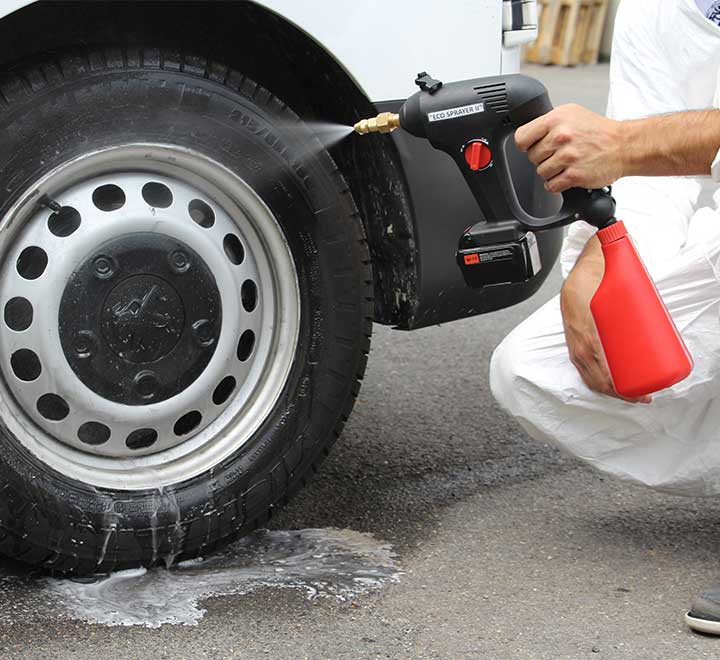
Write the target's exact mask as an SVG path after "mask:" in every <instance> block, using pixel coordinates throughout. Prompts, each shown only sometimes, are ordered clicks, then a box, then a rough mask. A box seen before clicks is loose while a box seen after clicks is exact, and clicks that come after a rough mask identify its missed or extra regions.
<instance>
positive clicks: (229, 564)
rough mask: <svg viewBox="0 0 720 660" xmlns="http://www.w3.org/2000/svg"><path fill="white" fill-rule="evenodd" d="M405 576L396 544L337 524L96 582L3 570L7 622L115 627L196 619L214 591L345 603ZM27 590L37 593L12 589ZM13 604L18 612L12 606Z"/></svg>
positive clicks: (264, 534)
mask: <svg viewBox="0 0 720 660" xmlns="http://www.w3.org/2000/svg"><path fill="white" fill-rule="evenodd" d="M402 574H403V572H402V570H401V569H400V568H399V567H398V565H397V563H396V562H395V555H394V553H393V552H392V549H391V547H390V546H389V545H387V544H384V543H382V542H380V541H378V540H376V539H375V538H374V537H373V536H371V535H369V534H362V533H360V532H354V531H351V530H338V529H304V530H298V531H272V532H271V531H260V532H256V533H255V534H252V535H250V536H248V537H245V538H244V539H241V540H240V541H238V542H236V543H234V544H233V545H231V546H229V547H227V548H226V549H224V550H223V551H222V552H219V553H217V554H215V555H212V556H210V557H207V558H205V559H201V560H193V561H188V562H183V563H181V564H177V565H176V566H173V567H172V568H171V569H169V570H167V569H160V568H158V569H154V570H151V571H147V570H145V569H137V570H130V571H121V572H118V573H113V574H111V575H109V576H106V577H101V578H98V579H97V580H94V581H91V582H89V583H87V582H81V581H73V580H56V579H50V578H43V579H40V580H35V581H32V580H30V579H29V578H25V579H23V578H22V577H21V576H3V577H2V578H0V611H3V610H4V613H3V615H2V616H0V622H7V623H10V621H8V619H9V618H10V619H12V620H15V619H16V618H17V615H19V614H23V613H25V612H27V613H30V610H35V611H34V612H33V614H34V615H35V617H34V618H37V617H38V616H40V618H44V619H48V618H70V619H75V620H79V621H84V622H87V623H96V624H103V625H108V626H146V627H150V628H157V627H160V626H162V625H163V624H185V625H193V624H197V623H198V622H199V621H200V620H201V619H202V618H203V616H204V614H205V609H203V607H202V605H201V601H203V600H204V599H206V598H210V597H213V596H237V595H243V594H249V593H252V592H253V591H257V590H258V589H261V588H268V587H270V588H281V589H298V590H300V591H302V592H303V593H304V594H305V595H306V596H307V597H308V598H310V599H316V598H332V599H336V600H338V601H346V600H350V599H353V598H356V597H358V596H361V595H363V594H366V593H369V592H371V591H375V590H378V589H380V588H382V587H383V586H384V585H385V584H388V583H392V582H397V581H398V580H399V579H400V576H401V575H402ZM20 582H22V588H19V589H15V588H9V587H11V586H12V585H13V583H15V587H20ZM27 590H29V591H30V592H31V593H25V594H22V593H16V594H15V595H13V594H12V593H11V592H12V591H19V592H25V591H27ZM17 596H22V597H20V598H17ZM6 597H7V598H8V601H7V603H6V604H5V605H3V602H2V601H4V600H5V599H6ZM10 603H14V606H13V608H12V609H13V610H14V613H13V612H12V611H8V609H7V608H8V605H10ZM38 608H42V610H41V611H42V614H41V611H38ZM13 614H15V616H13ZM3 620H4V621H3Z"/></svg>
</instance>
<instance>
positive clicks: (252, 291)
mask: <svg viewBox="0 0 720 660" xmlns="http://www.w3.org/2000/svg"><path fill="white" fill-rule="evenodd" d="M240 299H241V300H242V306H243V307H244V308H245V311H246V312H252V311H253V310H254V309H255V308H256V307H257V301H258V293H257V285H256V284H255V282H253V281H252V280H245V281H244V282H243V285H242V288H241V289H240Z"/></svg>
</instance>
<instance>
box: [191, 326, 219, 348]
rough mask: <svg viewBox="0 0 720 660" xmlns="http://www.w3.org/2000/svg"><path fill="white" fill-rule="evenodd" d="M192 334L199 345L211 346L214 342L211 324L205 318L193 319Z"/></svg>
mask: <svg viewBox="0 0 720 660" xmlns="http://www.w3.org/2000/svg"><path fill="white" fill-rule="evenodd" d="M192 329H193V336H194V337H195V341H197V343H198V344H200V346H212V345H213V344H214V343H215V337H213V324H212V323H211V322H210V321H208V320H207V319H200V320H199V321H195V323H193V325H192Z"/></svg>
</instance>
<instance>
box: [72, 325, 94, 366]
mask: <svg viewBox="0 0 720 660" xmlns="http://www.w3.org/2000/svg"><path fill="white" fill-rule="evenodd" d="M73 350H74V351H75V355H77V356H78V357H79V358H81V359H86V358H89V357H92V356H93V355H95V351H96V350H97V337H96V336H95V333H93V332H92V331H90V330H80V332H78V333H77V335H75V341H74V343H73Z"/></svg>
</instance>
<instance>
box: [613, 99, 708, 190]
mask: <svg viewBox="0 0 720 660" xmlns="http://www.w3.org/2000/svg"><path fill="white" fill-rule="evenodd" d="M620 131H621V135H622V145H623V146H622V161H623V166H622V170H623V176H693V175H707V174H710V167H711V165H712V162H713V160H714V159H715V155H716V154H717V151H718V149H719V148H720V110H700V111H695V112H681V113H677V114H672V115H662V116H657V117H648V118H647V119H637V120H633V121H624V122H621V125H620Z"/></svg>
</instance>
